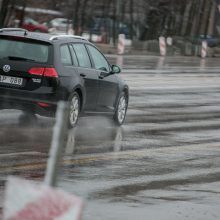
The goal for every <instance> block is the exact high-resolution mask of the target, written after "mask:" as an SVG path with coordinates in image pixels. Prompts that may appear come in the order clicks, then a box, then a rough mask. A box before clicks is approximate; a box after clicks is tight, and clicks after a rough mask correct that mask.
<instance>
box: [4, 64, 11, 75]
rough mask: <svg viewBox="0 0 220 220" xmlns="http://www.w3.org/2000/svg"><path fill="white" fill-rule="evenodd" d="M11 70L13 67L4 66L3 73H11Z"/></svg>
mask: <svg viewBox="0 0 220 220" xmlns="http://www.w3.org/2000/svg"><path fill="white" fill-rule="evenodd" d="M10 70H11V67H10V66H9V65H4V66H3V71H4V72H5V73H7V72H9V71H10Z"/></svg>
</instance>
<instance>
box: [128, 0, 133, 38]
mask: <svg viewBox="0 0 220 220" xmlns="http://www.w3.org/2000/svg"><path fill="white" fill-rule="evenodd" d="M133 9H134V1H133V0H130V27H129V29H130V38H131V40H133V24H134V15H133V13H134V12H133V11H134V10H133Z"/></svg>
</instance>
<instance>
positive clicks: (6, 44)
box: [0, 39, 49, 63]
mask: <svg viewBox="0 0 220 220" xmlns="http://www.w3.org/2000/svg"><path fill="white" fill-rule="evenodd" d="M48 54H49V46H48V45H45V44H40V43H35V42H26V41H21V40H14V39H13V40H11V39H0V58H7V57H9V58H10V57H13V58H14V57H17V58H24V59H27V60H30V61H34V62H39V63H47V61H48Z"/></svg>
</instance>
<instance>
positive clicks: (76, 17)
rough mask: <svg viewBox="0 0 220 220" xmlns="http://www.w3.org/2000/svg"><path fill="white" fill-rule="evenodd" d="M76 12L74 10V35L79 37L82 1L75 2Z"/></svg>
mask: <svg viewBox="0 0 220 220" xmlns="http://www.w3.org/2000/svg"><path fill="white" fill-rule="evenodd" d="M74 7H75V10H74V15H73V27H74V28H73V29H74V33H75V34H76V35H77V34H79V32H80V30H79V29H80V28H79V11H80V0H76V1H75V5H74Z"/></svg>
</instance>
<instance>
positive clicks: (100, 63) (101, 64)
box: [87, 45, 110, 72]
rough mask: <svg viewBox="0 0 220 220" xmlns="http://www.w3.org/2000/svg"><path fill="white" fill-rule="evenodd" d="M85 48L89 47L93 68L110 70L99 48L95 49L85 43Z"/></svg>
mask: <svg viewBox="0 0 220 220" xmlns="http://www.w3.org/2000/svg"><path fill="white" fill-rule="evenodd" d="M87 48H88V49H89V52H90V54H91V56H92V60H93V62H94V65H95V68H96V69H98V70H103V71H106V72H110V67H109V64H108V62H107V60H106V59H105V57H104V56H103V54H102V53H100V52H99V50H97V49H96V48H95V47H93V46H90V45H87Z"/></svg>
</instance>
